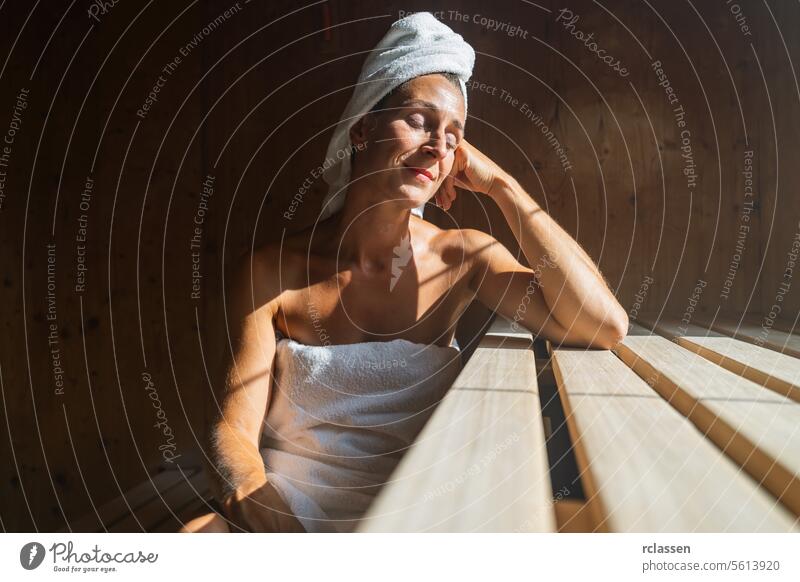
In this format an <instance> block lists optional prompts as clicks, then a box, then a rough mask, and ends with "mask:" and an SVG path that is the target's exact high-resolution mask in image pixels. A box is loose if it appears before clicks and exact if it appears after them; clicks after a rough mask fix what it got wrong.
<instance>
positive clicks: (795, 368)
mask: <svg viewBox="0 0 800 582" xmlns="http://www.w3.org/2000/svg"><path fill="white" fill-rule="evenodd" d="M640 319H641V318H640ZM642 323H643V324H645V325H646V326H647V327H649V328H650V329H655V331H656V332H657V333H660V334H661V335H664V336H666V337H668V338H669V339H671V340H672V341H674V342H676V343H677V344H678V345H679V346H683V347H684V348H686V349H687V350H691V351H693V352H695V353H697V354H699V355H701V356H703V357H704V358H706V359H707V360H711V361H712V362H714V363H715V364H719V365H720V366H722V367H723V368H726V369H728V370H730V371H731V372H734V373H736V374H739V375H740V376H744V377H745V378H747V379H748V380H752V381H753V382H755V383H756V384H760V385H762V386H766V387H767V388H769V389H770V390H773V391H775V392H777V393H778V394H780V395H781V396H786V397H787V398H790V399H792V400H794V401H795V402H800V359H798V358H793V357H791V356H787V355H786V354H781V353H780V352H776V351H774V350H769V349H766V348H762V347H759V346H757V345H754V344H751V343H747V342H743V341H741V340H738V339H736V338H732V337H729V336H727V335H723V334H720V333H717V332H715V331H712V330H708V329H705V328H702V327H700V326H697V325H693V324H688V325H685V324H682V323H681V322H680V321H678V320H676V319H665V320H659V321H658V323H657V324H656V322H655V320H650V319H642Z"/></svg>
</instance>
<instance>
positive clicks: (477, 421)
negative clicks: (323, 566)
mask: <svg viewBox="0 0 800 582" xmlns="http://www.w3.org/2000/svg"><path fill="white" fill-rule="evenodd" d="M639 321H640V322H641V323H642V324H644V325H638V324H635V325H632V327H631V331H630V333H629V335H628V337H627V338H626V339H625V340H624V341H623V342H622V343H621V344H619V345H618V346H617V347H616V348H615V349H614V350H613V351H602V350H583V349H575V348H559V347H553V346H551V345H549V344H547V345H545V344H544V342H540V341H539V340H536V341H534V338H532V337H531V334H530V333H528V332H526V331H524V330H522V329H513V328H512V326H511V325H510V323H509V322H508V321H506V320H503V319H501V318H497V319H495V321H494V322H493V323H492V325H491V327H490V328H489V329H488V331H486V333H485V334H484V335H483V336H482V337H481V339H480V342H479V343H478V344H477V347H476V348H475V350H474V352H472V353H471V355H470V357H469V359H468V361H467V362H466V364H465V366H464V368H463V370H462V372H461V374H460V375H459V377H458V378H457V379H456V381H455V383H454V385H453V386H452V388H451V389H450V391H449V392H448V393H447V395H446V396H445V398H444V399H443V400H442V402H441V403H440V404H439V405H438V407H437V409H436V411H435V412H434V414H433V415H432V417H431V419H430V421H429V422H428V423H427V424H426V426H425V427H424V428H423V430H422V432H421V433H420V435H419V437H418V439H417V441H416V442H415V444H414V445H413V446H412V447H411V448H410V450H409V451H408V452H407V453H406V454H405V456H404V457H403V459H402V460H401V462H400V463H399V465H398V467H397V469H396V471H395V472H394V473H393V475H392V476H391V478H390V480H389V482H388V483H387V484H386V486H385V487H384V488H383V489H382V491H381V493H380V494H379V496H378V497H377V499H376V501H375V503H374V504H373V505H372V507H371V508H370V510H369V511H368V513H367V514H366V516H365V517H364V519H363V520H362V522H361V525H360V527H359V529H358V531H361V532H384V531H392V532H404V531H408V532H429V531H447V532H462V531H470V532H472V531H481V532H556V531H560V532H580V531H598V532H602V531H614V532H633V531H641V532H694V531H698V532H735V531H742V532H761V531H764V532H783V531H800V520H799V519H798V515H800V400H798V393H799V391H800V360H798V359H797V357H795V356H794V355H791V354H790V353H787V349H786V348H787V346H789V348H790V349H791V346H792V345H795V344H796V341H797V338H796V336H794V335H792V334H791V333H790V332H791V330H786V329H784V330H779V331H780V332H781V333H782V334H784V335H782V336H778V335H774V336H772V338H773V341H772V343H770V344H767V343H764V344H763V346H760V345H756V344H755V343H753V341H752V333H754V331H755V330H754V328H753V327H752V326H753V323H752V322H753V319H752V318H751V319H749V320H748V321H750V323H749V324H748V325H750V326H751V327H750V328H748V330H749V331H748V333H750V334H751V339H750V340H747V339H746V338H745V337H744V336H743V334H742V326H741V325H740V326H738V329H737V328H736V327H726V328H723V327H721V326H716V325H715V329H716V330H717V331H714V330H711V329H709V328H708V327H701V326H698V325H689V326H682V324H680V322H677V321H675V320H670V319H661V320H658V319H656V318H654V317H653V318H648V317H646V316H643V317H640V320H639ZM717 321H718V322H719V321H721V320H717ZM722 321H724V320H722ZM645 326H646V327H645ZM723 329H728V330H729V332H728V333H725V332H724V331H723ZM775 338H778V339H777V340H776V339H775ZM776 342H777V343H776ZM781 350H783V353H781ZM570 463H571V464H572V465H574V475H573V474H572V473H570V471H569V470H568V469H567V470H566V472H565V473H564V474H561V473H563V471H562V469H563V467H564V466H567V467H569V466H571V465H570ZM559 467H561V468H559ZM215 508H216V506H215V504H214V502H213V501H211V493H210V491H209V489H208V484H207V481H206V479H205V476H204V474H203V472H202V471H199V470H198V469H196V468H193V469H189V470H186V469H183V470H178V471H166V472H163V473H161V474H159V475H157V476H156V477H154V478H153V479H152V482H147V483H144V484H142V485H140V486H138V487H136V488H134V489H133V490H131V491H130V492H128V493H127V494H126V495H125V496H124V497H122V498H119V499H116V500H114V501H112V502H110V503H108V504H106V505H104V506H103V507H101V508H98V510H97V511H96V512H93V513H92V514H91V515H90V516H88V517H87V518H84V519H83V520H80V521H78V522H76V523H75V524H73V527H72V529H73V530H74V531H142V530H144V531H176V530H178V529H179V528H180V526H181V524H182V523H185V522H186V521H188V520H190V519H192V518H194V517H197V516H199V515H201V514H203V513H207V512H209V511H212V510H214V509H215Z"/></svg>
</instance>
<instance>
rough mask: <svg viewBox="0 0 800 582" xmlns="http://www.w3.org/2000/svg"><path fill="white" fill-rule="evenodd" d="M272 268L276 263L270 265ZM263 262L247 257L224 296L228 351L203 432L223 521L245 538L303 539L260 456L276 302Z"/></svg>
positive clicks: (266, 261)
mask: <svg viewBox="0 0 800 582" xmlns="http://www.w3.org/2000/svg"><path fill="white" fill-rule="evenodd" d="M273 264H277V263H273ZM268 265H270V263H269V262H268V260H265V257H259V256H258V255H248V256H247V257H245V258H244V259H242V260H241V261H240V262H239V264H238V265H237V267H236V269H235V270H234V274H233V279H232V281H231V284H230V286H229V292H228V296H227V298H226V299H227V305H226V308H227V316H228V318H227V321H228V326H229V339H230V348H231V349H230V350H228V349H226V350H225V356H224V358H223V365H222V369H221V372H222V373H221V376H222V378H221V380H222V385H221V390H220V391H219V392H220V393H219V394H218V395H217V396H218V397H217V398H215V403H214V406H213V410H214V414H213V417H212V419H211V422H210V423H209V426H208V432H207V440H208V448H209V450H210V461H211V465H212V466H211V467H209V469H210V471H209V473H210V475H211V481H212V486H213V489H214V493H215V496H216V497H217V499H218V500H219V501H220V504H221V505H222V507H223V510H224V512H225V513H226V514H227V516H228V517H229V518H230V519H231V520H233V521H234V523H237V525H239V526H240V527H242V528H243V529H247V530H251V531H302V526H301V525H300V523H299V522H298V521H297V519H296V518H295V517H294V516H292V515H291V512H290V511H289V509H288V508H287V507H286V505H285V503H284V502H283V500H282V499H281V497H280V496H279V495H278V492H277V491H276V490H275V488H274V487H273V486H272V484H270V483H269V482H268V481H267V478H266V472H265V469H264V461H263V459H262V457H261V453H260V451H259V441H260V439H261V431H262V429H263V423H264V416H265V414H266V411H267V405H268V402H269V396H270V390H271V386H272V365H273V360H274V358H275V329H274V327H273V323H272V321H273V318H274V316H275V313H276V310H277V296H278V294H277V293H275V292H271V290H270V282H271V281H272V280H273V279H274V277H271V273H269V272H268V271H269V268H270V267H269V266H268Z"/></svg>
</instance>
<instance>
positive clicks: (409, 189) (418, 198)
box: [396, 184, 433, 208]
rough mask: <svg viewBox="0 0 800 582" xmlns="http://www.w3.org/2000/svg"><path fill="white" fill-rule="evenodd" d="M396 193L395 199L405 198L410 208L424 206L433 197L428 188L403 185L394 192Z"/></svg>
mask: <svg viewBox="0 0 800 582" xmlns="http://www.w3.org/2000/svg"><path fill="white" fill-rule="evenodd" d="M396 192H397V198H405V199H406V200H408V203H409V207H410V208H416V207H417V206H420V205H421V204H425V203H426V202H427V201H428V200H430V199H431V198H432V197H433V195H432V194H431V193H430V189H429V188H425V187H424V186H416V185H411V184H403V185H402V186H400V187H399V188H398V189H397V190H396Z"/></svg>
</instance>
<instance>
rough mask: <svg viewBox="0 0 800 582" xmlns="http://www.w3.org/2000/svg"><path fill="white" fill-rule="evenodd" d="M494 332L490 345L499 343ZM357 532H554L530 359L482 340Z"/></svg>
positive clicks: (526, 353) (525, 353) (524, 352)
mask: <svg viewBox="0 0 800 582" xmlns="http://www.w3.org/2000/svg"><path fill="white" fill-rule="evenodd" d="M501 324H502V322H501V323H499V324H498V325H501ZM493 330H494V331H493V332H492V334H493V335H490V337H489V339H488V340H487V343H489V342H495V341H496V340H497V339H498V338H500V339H503V336H502V334H501V333H500V332H499V331H498V327H497V326H494V328H493ZM505 339H507V340H509V344H514V342H515V341H521V342H522V343H525V342H526V341H527V342H528V345H530V335H529V334H528V339H527V340H526V339H525V337H516V338H515V337H506V338H505ZM358 529H359V531H364V532H378V531H393V532H414V531H450V532H464V531H483V532H515V531H521V532H544V531H547V532H552V531H555V529H556V522H555V516H554V510H553V495H552V489H551V486H550V479H549V469H548V462H547V451H546V448H545V442H544V430H543V427H542V417H541V410H540V403H539V396H538V392H537V385H536V368H535V362H534V355H533V352H532V351H531V350H530V349H513V348H511V349H510V348H490V347H486V344H485V343H483V340H482V343H481V345H480V346H479V347H478V348H477V349H476V350H475V353H474V354H473V355H472V358H470V360H469V362H468V363H467V365H466V366H465V367H464V369H463V370H462V371H461V374H460V375H459V376H458V378H457V379H456V381H455V383H454V384H453V386H452V388H451V389H450V390H449V391H448V393H447V395H446V396H445V398H443V399H442V402H440V403H439V405H438V407H437V408H436V411H435V412H434V414H433V415H432V417H431V419H430V420H429V421H428V423H427V424H426V425H425V427H424V428H423V430H422V432H421V433H420V435H419V437H418V438H417V441H416V443H415V444H414V445H413V446H412V447H411V449H410V450H409V451H408V452H407V453H406V455H405V456H404V458H403V459H402V460H401V462H400V464H399V465H398V467H397V469H396V471H395V472H394V473H393V475H392V477H391V479H390V481H389V482H388V483H387V485H386V486H384V488H383V489H382V491H381V493H380V494H379V495H378V497H377V499H376V500H375V502H374V503H373V505H372V507H370V509H369V511H368V512H367V514H366V515H365V517H364V518H363V520H362V521H361V523H360V527H359V528H358Z"/></svg>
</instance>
